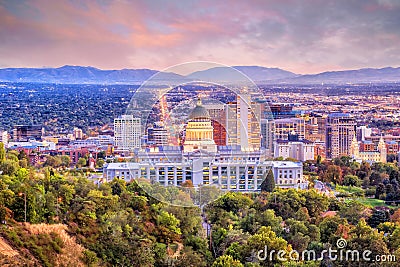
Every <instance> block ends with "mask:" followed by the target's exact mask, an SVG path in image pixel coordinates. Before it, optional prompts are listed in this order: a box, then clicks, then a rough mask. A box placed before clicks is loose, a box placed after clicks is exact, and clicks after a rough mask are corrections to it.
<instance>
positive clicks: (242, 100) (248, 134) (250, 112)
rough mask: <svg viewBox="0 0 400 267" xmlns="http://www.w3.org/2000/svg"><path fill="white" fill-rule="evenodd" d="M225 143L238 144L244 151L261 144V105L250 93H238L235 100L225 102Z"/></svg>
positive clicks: (258, 146)
mask: <svg viewBox="0 0 400 267" xmlns="http://www.w3.org/2000/svg"><path fill="white" fill-rule="evenodd" d="M226 117H227V119H226V122H227V135H228V136H227V139H228V140H227V141H228V142H227V143H228V145H240V147H241V149H242V150H244V151H247V150H248V151H254V150H259V149H260V146H261V129H260V118H261V105H260V103H256V102H252V101H251V97H250V95H238V96H237V100H236V102H233V103H228V104H227V112H226Z"/></svg>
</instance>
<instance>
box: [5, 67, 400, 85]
mask: <svg viewBox="0 0 400 267" xmlns="http://www.w3.org/2000/svg"><path fill="white" fill-rule="evenodd" d="M242 73H243V74H245V75H242ZM246 76H247V77H249V79H251V80H253V81H254V82H256V83H257V84H273V83H275V84H320V83H327V84H330V83H332V84H337V83H339V84H343V83H382V82H395V83H397V82H400V68H392V67H387V68H381V69H374V68H366V69H358V70H344V71H329V72H322V73H318V74H306V75H300V74H295V73H293V72H290V71H286V70H283V69H279V68H266V67H260V66H233V67H232V68H229V67H215V68H210V69H207V70H202V71H197V72H193V73H191V74H189V75H186V76H183V75H179V74H176V73H172V72H159V71H157V70H151V69H122V70H101V69H97V68H94V67H82V66H69V65H66V66H63V67H60V68H4V69H0V81H2V82H33V83H35V82H40V83H73V84H80V83H98V84H115V83H142V82H143V81H146V80H148V79H149V78H151V77H152V79H153V80H155V81H160V82H162V81H185V82H187V81H194V80H203V81H212V82H218V81H224V82H232V83H233V82H241V81H244V80H247V77H246Z"/></svg>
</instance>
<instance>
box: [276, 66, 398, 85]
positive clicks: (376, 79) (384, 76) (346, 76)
mask: <svg viewBox="0 0 400 267" xmlns="http://www.w3.org/2000/svg"><path fill="white" fill-rule="evenodd" d="M282 82H287V83H298V84H309V83H310V84H314V83H370V82H371V83H382V82H400V68H392V67H387V68H382V69H373V68H366V69H359V70H344V71H328V72H322V73H319V74H307V75H301V76H298V77H294V78H291V79H289V80H288V79H286V80H282Z"/></svg>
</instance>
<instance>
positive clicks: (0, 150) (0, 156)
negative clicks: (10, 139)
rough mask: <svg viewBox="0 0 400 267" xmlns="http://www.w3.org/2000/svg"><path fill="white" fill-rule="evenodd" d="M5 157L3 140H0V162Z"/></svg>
mask: <svg viewBox="0 0 400 267" xmlns="http://www.w3.org/2000/svg"><path fill="white" fill-rule="evenodd" d="M5 159H6V150H5V149H4V144H3V142H0V163H3V161H4V160H5Z"/></svg>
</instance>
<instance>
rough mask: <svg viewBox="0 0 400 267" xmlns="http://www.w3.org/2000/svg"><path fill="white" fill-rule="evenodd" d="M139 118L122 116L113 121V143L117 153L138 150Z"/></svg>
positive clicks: (139, 136) (139, 135)
mask: <svg viewBox="0 0 400 267" xmlns="http://www.w3.org/2000/svg"><path fill="white" fill-rule="evenodd" d="M140 129H141V125H140V118H135V117H133V116H132V115H122V116H120V117H118V118H115V119H114V141H115V143H114V144H115V146H116V150H117V151H132V150H134V149H135V148H140V138H141V132H140Z"/></svg>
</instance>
